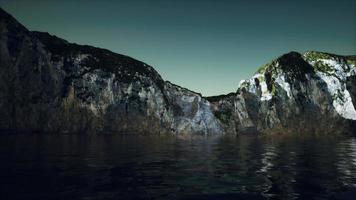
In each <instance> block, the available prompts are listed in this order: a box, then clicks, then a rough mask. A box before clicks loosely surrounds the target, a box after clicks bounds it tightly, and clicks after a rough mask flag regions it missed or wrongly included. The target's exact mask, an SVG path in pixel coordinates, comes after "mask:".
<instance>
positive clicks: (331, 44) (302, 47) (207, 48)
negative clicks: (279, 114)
mask: <svg viewBox="0 0 356 200" xmlns="http://www.w3.org/2000/svg"><path fill="white" fill-rule="evenodd" d="M0 6H1V7H2V8H3V9H4V10H6V11H7V12H9V13H10V14H11V15H13V16H14V17H15V18H16V19H17V20H18V21H19V22H20V23H22V24H23V25H25V26H26V27H27V28H28V29H30V30H37V31H45V32H49V33H50V34H54V35H57V36H58V37H61V38H64V39H66V40H68V41H70V42H75V43H78V44H88V45H93V46H96V47H101V48H105V49H109V50H111V51H113V52H116V53H120V54H124V55H128V56H130V57H133V58H136V59H138V60H141V61H143V62H145V63H147V64H149V65H151V66H153V67H154V68H155V69H156V70H157V71H158V72H159V73H160V74H161V75H162V77H163V78H164V79H165V80H169V81H171V82H173V83H175V84H178V85H181V86H183V87H186V88H188V89H191V90H194V91H196V92H199V93H202V94H203V95H204V96H210V95H219V94H225V93H229V92H233V91H236V89H237V86H238V83H239V82H240V80H242V79H247V78H249V77H251V76H252V75H253V74H254V73H255V71H256V70H257V68H259V67H260V66H262V65H263V64H265V63H267V62H269V61H271V60H272V59H274V58H276V57H278V56H280V55H282V54H284V53H288V52H290V51H298V52H301V53H303V52H305V51H308V50H316V51H323V52H330V53H335V54H341V55H351V54H352V55H356V1H355V0H335V1H329V0H293V1H287V0H269V1H267V0H246V1H242V0H177V1H173V0H171V1H170V0H146V1H143V0H141V1H139V0H127V1H120V0H117V1H114V0H112V1H110V0H107V1H105V0H101V1H99V0H98V1H94V0H86V1H84V0H76V1H74V0H70V1H69V0H68V1H65V0H61V1H57V0H56V1H55V0H42V1H41V0H0Z"/></svg>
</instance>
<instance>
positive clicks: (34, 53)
mask: <svg viewBox="0 0 356 200" xmlns="http://www.w3.org/2000/svg"><path fill="white" fill-rule="evenodd" d="M0 25H1V26H0V56H1V57H0V58H1V60H0V76H1V78H0V112H1V113H2V115H1V116H0V128H1V129H3V130H10V131H11V130H15V131H22V130H23V131H45V132H66V133H77V132H125V133H130V132H135V133H160V132H173V133H222V129H221V126H220V124H219V122H218V120H217V119H216V118H215V117H214V115H213V113H212V112H211V110H210V104H209V102H208V101H207V100H205V99H203V98H202V97H201V95H200V94H197V93H194V92H191V91H189V90H187V89H184V88H181V87H179V86H176V85H173V84H171V83H169V82H165V81H163V79H162V78H161V76H160V75H159V74H158V73H157V72H156V71H155V70H154V69H153V68H152V67H151V66H149V65H147V64H145V63H142V62H140V61H137V60H135V59H132V58H130V57H127V56H123V55H119V54H116V53H113V52H110V51H108V50H104V49H99V48H94V47H90V46H83V45H77V44H71V43H69V42H67V41H65V40H63V39H60V38H57V37H55V36H51V35H49V34H48V33H41V32H30V31H28V30H27V29H26V28H25V27H23V26H22V25H21V24H19V23H18V22H17V21H16V20H15V19H14V18H12V17H11V16H10V15H8V14H7V13H5V12H4V11H3V10H0Z"/></svg>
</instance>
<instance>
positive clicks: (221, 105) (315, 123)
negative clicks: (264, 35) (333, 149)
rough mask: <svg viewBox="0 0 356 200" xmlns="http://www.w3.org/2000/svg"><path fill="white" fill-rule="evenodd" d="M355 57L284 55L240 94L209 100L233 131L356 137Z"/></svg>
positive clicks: (244, 85) (242, 86)
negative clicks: (351, 135)
mask: <svg viewBox="0 0 356 200" xmlns="http://www.w3.org/2000/svg"><path fill="white" fill-rule="evenodd" d="M355 61H356V57H355V56H337V55H333V54H328V53H320V52H307V53H305V54H304V55H301V54H299V53H297V52H290V53H288V54H285V55H283V56H281V57H279V58H277V59H276V60H274V61H272V62H271V63H269V64H267V65H265V66H263V67H261V68H260V69H259V70H258V71H257V72H256V74H255V75H254V76H253V77H252V78H251V79H249V80H243V81H241V82H240V85H239V87H238V90H237V92H236V93H231V94H229V95H225V96H216V97H208V98H207V99H208V100H209V101H210V102H211V103H212V108H213V110H214V113H215V115H216V117H217V118H218V119H219V120H220V121H222V122H223V123H222V125H223V126H224V127H225V130H227V131H229V132H234V133H237V132H247V131H255V132H256V131H257V132H265V133H289V132H295V133H304V132H307V133H308V132H309V133H320V134H337V133H350V134H351V133H355V132H356V129H355V125H356V124H355V122H356V121H355V120H356V111H355V107H354V105H356V104H354V102H355V87H356V85H355V83H356V82H355V78H356V66H355Z"/></svg>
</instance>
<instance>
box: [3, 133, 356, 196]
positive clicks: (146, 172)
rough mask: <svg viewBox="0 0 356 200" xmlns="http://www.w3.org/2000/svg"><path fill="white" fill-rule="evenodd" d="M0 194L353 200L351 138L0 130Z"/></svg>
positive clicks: (354, 144) (355, 163) (355, 176)
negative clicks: (27, 132) (60, 133)
mask: <svg viewBox="0 0 356 200" xmlns="http://www.w3.org/2000/svg"><path fill="white" fill-rule="evenodd" d="M0 161H1V163H0V199H2V200H5V199H26V200H28V199H36V200H38V199H46V200H48V199H355V197H356V189H355V188H356V139H355V138H337V137H330V136H323V137H322V136H319V137H305V136H303V137H302V136H298V137H297V136H293V137H291V136H289V137H285V136H284V137H257V136H249V137H247V136H244V137H239V138H236V137H226V136H225V137H203V136H201V137H198V136H196V137H173V136H137V135H136V136H135V135H126V136H122V135H121V136H120V135H93V136H79V135H39V134H38V135H21V134H19V135H17V134H15V135H11V134H2V135H0Z"/></svg>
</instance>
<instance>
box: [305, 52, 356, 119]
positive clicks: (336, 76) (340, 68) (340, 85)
mask: <svg viewBox="0 0 356 200" xmlns="http://www.w3.org/2000/svg"><path fill="white" fill-rule="evenodd" d="M318 61H321V62H322V63H323V64H325V65H328V66H330V67H331V68H332V69H333V71H332V72H331V75H329V74H326V73H324V72H320V71H319V72H317V75H318V76H319V77H320V78H321V79H322V80H323V81H325V83H326V84H327V87H328V91H329V92H330V94H331V95H332V97H333V106H334V108H335V110H336V112H337V113H339V114H340V115H341V116H342V117H344V118H346V119H352V120H356V110H355V107H354V105H353V104H352V99H351V96H350V93H349V91H348V90H347V89H346V79H347V77H349V76H350V75H353V74H354V73H355V69H354V66H351V69H350V68H349V66H347V65H346V64H344V63H340V62H337V61H335V60H331V59H319V60H318ZM311 64H313V63H311Z"/></svg>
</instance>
